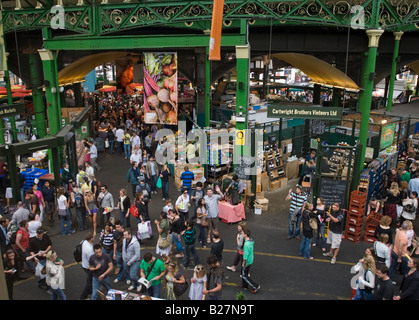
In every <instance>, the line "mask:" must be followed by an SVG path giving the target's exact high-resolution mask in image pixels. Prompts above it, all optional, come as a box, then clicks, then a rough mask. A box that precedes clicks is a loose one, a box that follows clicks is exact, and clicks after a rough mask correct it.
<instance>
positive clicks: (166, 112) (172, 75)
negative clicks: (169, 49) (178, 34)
mask: <svg viewBox="0 0 419 320" xmlns="http://www.w3.org/2000/svg"><path fill="white" fill-rule="evenodd" d="M177 75H178V73H177V55H176V53H152V52H146V53H144V112H145V122H146V123H165V124H170V125H176V124H177V113H178V91H177V88H178V86H177Z"/></svg>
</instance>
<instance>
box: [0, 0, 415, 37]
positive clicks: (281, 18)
mask: <svg viewBox="0 0 419 320" xmlns="http://www.w3.org/2000/svg"><path fill="white" fill-rule="evenodd" d="M97 2H98V1H96V4H94V5H83V6H77V5H67V4H65V5H64V9H65V11H64V16H65V19H64V21H65V22H64V24H65V29H66V30H67V31H73V32H76V33H82V34H89V35H98V36H99V35H104V34H110V33H113V32H120V31H123V30H129V29H138V28H142V27H150V26H166V27H170V26H176V27H181V26H183V27H184V28H185V30H188V29H189V30H205V29H203V28H205V27H203V26H202V25H201V24H200V23H199V22H200V21H211V19H212V6H213V1H212V0H203V1H187V0H184V1H168V0H167V1H140V2H136V3H123V2H122V0H121V3H113V4H101V3H99V4H98V3H97ZM355 4H356V5H360V6H362V7H363V10H364V14H365V17H366V20H365V28H366V29H373V28H379V27H380V28H382V29H384V30H386V31H398V30H400V31H418V29H419V0H412V1H394V0H374V1H373V0H364V1H362V0H361V1H357V2H356V3H354V2H353V1H349V0H342V1H323V0H270V1H263V0H225V1H224V12H223V16H224V20H225V21H226V20H229V21H231V22H232V24H231V25H230V26H225V29H228V28H233V27H237V25H239V23H240V20H242V19H246V20H252V24H253V23H254V25H255V26H257V25H266V21H270V20H273V23H274V25H284V24H287V25H305V26H336V27H351V23H352V22H353V19H354V18H355V17H356V16H357V13H356V12H351V9H352V8H353V6H354V5H355ZM53 18H54V14H51V13H50V7H48V6H46V7H41V8H39V9H36V8H22V9H21V10H12V8H4V10H3V19H2V21H3V25H4V32H5V33H9V32H13V31H15V30H17V31H19V30H22V31H24V30H31V29H40V28H42V27H49V26H51V20H52V19H53ZM186 32H187V31H186Z"/></svg>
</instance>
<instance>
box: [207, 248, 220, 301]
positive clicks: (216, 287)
mask: <svg viewBox="0 0 419 320" xmlns="http://www.w3.org/2000/svg"><path fill="white" fill-rule="evenodd" d="M207 264H208V266H209V268H210V271H209V272H208V279H207V285H206V288H205V289H204V290H203V291H202V294H203V295H204V296H205V298H206V299H207V300H221V299H222V295H223V281H224V270H225V269H224V267H223V266H222V265H221V264H220V262H218V260H217V257H216V256H215V255H213V254H211V255H209V256H208V258H207Z"/></svg>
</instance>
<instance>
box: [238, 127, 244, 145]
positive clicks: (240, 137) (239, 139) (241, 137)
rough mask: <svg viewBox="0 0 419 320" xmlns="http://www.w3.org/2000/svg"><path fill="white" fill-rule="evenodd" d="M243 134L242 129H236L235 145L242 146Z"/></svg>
mask: <svg viewBox="0 0 419 320" xmlns="http://www.w3.org/2000/svg"><path fill="white" fill-rule="evenodd" d="M244 144H245V135H244V130H236V146H244Z"/></svg>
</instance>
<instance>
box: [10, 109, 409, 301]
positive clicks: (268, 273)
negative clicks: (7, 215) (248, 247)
mask: <svg viewBox="0 0 419 320" xmlns="http://www.w3.org/2000/svg"><path fill="white" fill-rule="evenodd" d="M411 107H412V106H411ZM396 108H397V106H395V107H394V109H396ZM415 111H416V110H415ZM98 162H99V164H100V166H101V167H102V170H101V171H100V172H99V173H98V174H97V177H98V180H100V181H101V182H102V183H104V184H107V185H108V186H109V190H110V192H111V193H112V194H113V195H114V197H116V196H117V195H118V191H119V189H120V188H123V187H125V188H127V190H131V189H130V186H128V184H127V183H126V180H125V176H126V173H127V170H128V169H129V162H128V160H125V159H124V158H123V156H118V155H116V154H114V155H109V154H104V153H100V154H99V161H98ZM296 182H297V181H296V180H290V181H289V182H288V186H287V188H282V189H278V190H276V191H270V192H266V193H265V197H266V198H268V199H269V201H270V203H269V211H267V212H263V213H262V214H261V215H254V214H253V213H251V212H249V211H247V212H246V220H247V224H248V227H249V228H250V229H251V231H252V235H253V238H254V240H255V262H254V265H253V266H252V267H251V275H252V278H254V280H255V281H256V282H258V283H259V284H260V285H261V290H260V291H259V292H258V293H257V294H251V293H250V292H248V291H244V293H245V295H246V297H247V299H249V300H301V299H307V300H345V299H349V297H350V295H351V290H352V289H351V285H350V283H351V279H352V278H353V277H355V276H356V274H354V273H351V268H352V266H353V265H354V264H355V263H356V262H357V261H358V260H359V259H360V258H361V257H362V256H363V254H364V251H365V249H366V248H368V247H369V246H370V245H369V244H367V243H364V242H359V243H357V244H354V243H352V242H350V241H347V240H343V241H342V246H341V251H340V253H339V256H338V260H337V263H336V264H335V265H331V264H330V260H329V259H328V258H325V257H324V256H323V255H322V253H321V251H320V249H319V248H317V247H316V248H312V255H313V257H314V258H315V259H314V260H313V261H307V260H305V259H303V258H302V257H300V256H299V255H298V249H299V241H298V240H295V239H292V240H286V237H287V232H288V208H289V203H288V202H286V201H285V200H284V199H285V196H286V193H287V192H288V190H289V188H290V187H293V186H295V184H296ZM178 195H179V192H178V191H177V190H176V189H175V187H174V185H173V184H171V186H170V197H171V198H172V199H175V198H176V197H177V196H178ZM163 206H164V202H163V201H162V200H161V191H160V190H159V194H157V195H154V196H153V200H152V202H151V205H150V208H151V210H150V216H151V220H152V221H154V219H157V218H158V216H159V213H160V210H161V208H162V207H163ZM132 222H133V220H132ZM132 224H133V223H132ZM133 225H134V224H133ZM219 225H220V226H219V228H220V233H221V238H222V239H223V241H224V243H225V246H224V253H223V257H224V263H225V264H226V265H231V263H232V261H233V257H234V253H235V236H236V230H237V224H226V223H224V222H221V221H220V223H219ZM153 228H154V229H153V230H154V233H155V234H156V229H155V226H153ZM90 230H91V228H90ZM48 234H49V235H50V237H51V239H52V242H53V247H54V248H55V249H56V251H57V252H58V254H59V256H60V257H61V258H62V259H63V260H64V261H65V270H66V289H65V293H66V295H67V298H68V299H71V300H77V299H79V296H80V293H81V291H82V289H83V287H84V282H85V274H84V273H83V271H82V269H81V267H80V265H78V264H77V263H75V262H74V259H73V256H72V252H73V249H74V247H75V246H76V244H77V243H78V242H80V241H81V240H82V239H83V238H84V235H85V232H80V231H77V228H76V233H75V234H73V235H71V236H62V235H61V233H60V232H59V224H58V223H56V224H55V225H54V226H53V227H52V228H51V229H50V230H49V232H48ZM156 241H157V240H156V239H152V240H145V241H144V243H143V245H142V247H141V250H142V254H144V253H145V252H146V251H150V252H153V253H154V252H155V245H156ZM198 254H199V257H200V259H201V261H202V262H206V257H207V256H208V254H209V248H198ZM180 262H181V261H180V260H179V263H180ZM204 264H206V263H204ZM185 274H186V275H187V277H190V276H191V275H192V271H191V270H185ZM114 277H115V276H114V275H112V276H111V280H112V281H113V279H114ZM396 280H397V282H398V284H399V283H400V276H399V275H397V278H396ZM240 282H241V278H240V277H239V274H238V272H235V273H233V272H231V271H226V273H225V281H224V289H223V297H224V299H227V300H235V299H236V295H237V294H238V293H239V292H240V291H242V289H241V288H239V287H238V285H239V284H240ZM112 284H113V282H112ZM398 284H397V285H398ZM114 287H115V288H117V289H127V287H128V286H127V285H126V284H121V283H118V284H115V285H114ZM14 298H15V299H16V300H47V299H49V295H48V294H47V293H46V292H45V291H44V290H42V289H39V288H37V287H36V279H35V277H29V278H28V279H27V280H24V281H20V282H18V283H16V284H15V292H14Z"/></svg>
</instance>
